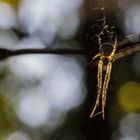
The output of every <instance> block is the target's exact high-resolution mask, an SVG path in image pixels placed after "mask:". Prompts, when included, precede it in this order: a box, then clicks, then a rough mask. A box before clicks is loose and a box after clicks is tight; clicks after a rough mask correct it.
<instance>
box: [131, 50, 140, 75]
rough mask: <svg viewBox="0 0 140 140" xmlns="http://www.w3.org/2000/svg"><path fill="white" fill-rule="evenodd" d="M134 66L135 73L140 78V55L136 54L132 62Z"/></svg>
mask: <svg viewBox="0 0 140 140" xmlns="http://www.w3.org/2000/svg"><path fill="white" fill-rule="evenodd" d="M132 66H133V68H134V72H135V73H136V74H137V75H138V76H139V75H140V53H139V52H138V53H136V54H135V55H134V57H133V60H132Z"/></svg>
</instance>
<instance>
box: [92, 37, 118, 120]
mask: <svg viewBox="0 0 140 140" xmlns="http://www.w3.org/2000/svg"><path fill="white" fill-rule="evenodd" d="M116 48H117V39H115V43H114V44H112V43H110V42H107V43H103V44H101V45H100V48H99V54H97V55H95V56H94V57H93V58H92V60H95V59H96V58H97V57H99V62H98V74H97V81H98V84H97V87H98V89H97V98H96V102H95V106H94V108H93V110H92V112H91V115H90V118H92V117H93V116H94V113H95V111H96V109H97V107H98V106H99V103H100V100H102V101H101V102H102V117H103V119H104V117H105V115H104V112H105V105H106V94H107V89H108V84H109V81H110V76H111V70H112V62H113V60H114V58H115V52H116ZM103 72H105V75H104V78H103ZM101 96H102V97H101ZM100 97H101V98H100Z"/></svg>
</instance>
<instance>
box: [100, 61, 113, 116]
mask: <svg viewBox="0 0 140 140" xmlns="http://www.w3.org/2000/svg"><path fill="white" fill-rule="evenodd" d="M111 69H112V63H111V62H108V64H107V66H106V73H105V78H104V83H103V88H102V115H103V119H104V118H105V115H104V114H105V105H106V94H107V89H108V84H109V81H110V75H111Z"/></svg>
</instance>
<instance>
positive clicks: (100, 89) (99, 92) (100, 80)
mask: <svg viewBox="0 0 140 140" xmlns="http://www.w3.org/2000/svg"><path fill="white" fill-rule="evenodd" d="M102 75H103V60H102V59H100V60H99V63H98V74H97V80H98V84H97V88H98V90H97V97H96V102H95V105H94V108H93V110H92V112H91V115H90V118H92V117H94V116H95V115H96V114H95V115H94V113H95V111H96V109H97V107H98V106H99V101H100V96H101V92H102V80H103V78H102Z"/></svg>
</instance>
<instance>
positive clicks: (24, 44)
mask: <svg viewBox="0 0 140 140" xmlns="http://www.w3.org/2000/svg"><path fill="white" fill-rule="evenodd" d="M45 47H46V46H45V45H44V44H43V43H42V41H41V40H40V39H39V38H38V37H36V36H30V37H28V38H24V39H22V40H21V41H20V42H18V44H17V46H16V48H17V49H24V48H45Z"/></svg>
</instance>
